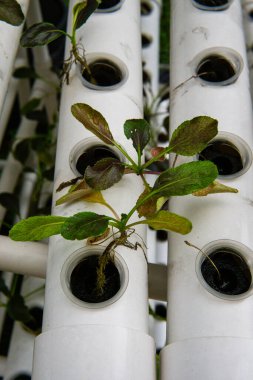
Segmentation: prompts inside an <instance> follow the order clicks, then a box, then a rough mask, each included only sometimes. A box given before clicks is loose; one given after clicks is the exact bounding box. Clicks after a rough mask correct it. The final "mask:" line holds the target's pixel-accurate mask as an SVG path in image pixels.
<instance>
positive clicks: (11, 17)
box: [0, 0, 24, 26]
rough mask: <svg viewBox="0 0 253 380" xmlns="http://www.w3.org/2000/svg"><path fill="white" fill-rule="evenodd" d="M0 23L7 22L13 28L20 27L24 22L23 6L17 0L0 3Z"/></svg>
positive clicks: (6, 0) (3, 0)
mask: <svg viewBox="0 0 253 380" xmlns="http://www.w3.org/2000/svg"><path fill="white" fill-rule="evenodd" d="M0 21H5V22H7V23H8V24H11V25H13V26H18V25H20V24H22V22H23V21H24V15H23V12H22V9H21V6H20V5H19V3H18V2H17V1H16V0H1V1H0Z"/></svg>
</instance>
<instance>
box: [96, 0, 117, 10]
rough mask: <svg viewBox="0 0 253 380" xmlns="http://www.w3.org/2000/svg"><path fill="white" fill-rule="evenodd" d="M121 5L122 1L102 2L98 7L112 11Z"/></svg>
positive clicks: (110, 0) (109, 0)
mask: <svg viewBox="0 0 253 380" xmlns="http://www.w3.org/2000/svg"><path fill="white" fill-rule="evenodd" d="M119 3H120V0H102V1H101V3H100V4H99V6H98V9H110V8H112V7H114V6H115V5H118V4H119Z"/></svg>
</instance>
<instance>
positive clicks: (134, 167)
mask: <svg viewBox="0 0 253 380" xmlns="http://www.w3.org/2000/svg"><path fill="white" fill-rule="evenodd" d="M113 144H114V145H115V146H116V148H118V150H119V151H120V152H121V153H122V154H123V155H124V156H125V157H126V158H127V159H128V161H129V162H131V164H132V168H133V170H134V172H135V173H137V174H139V169H140V168H139V166H138V165H137V164H136V163H135V162H134V160H133V159H132V158H131V157H130V156H129V154H128V153H127V152H126V151H125V149H124V148H122V146H121V145H120V144H118V143H117V141H115V140H113Z"/></svg>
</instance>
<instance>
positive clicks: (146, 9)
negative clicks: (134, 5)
mask: <svg viewBox="0 0 253 380" xmlns="http://www.w3.org/2000/svg"><path fill="white" fill-rule="evenodd" d="M152 10H153V8H152V5H151V4H149V3H148V2H146V1H142V2H141V15H142V16H147V15H149V14H150V13H151V12H152Z"/></svg>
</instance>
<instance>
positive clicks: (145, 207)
mask: <svg viewBox="0 0 253 380" xmlns="http://www.w3.org/2000/svg"><path fill="white" fill-rule="evenodd" d="M148 194H150V189H145V190H144V191H143V192H142V194H141V195H140V196H139V198H138V201H137V204H138V203H139V202H141V201H142V199H143V198H145V197H146V196H147V195H148ZM156 205H157V197H156V196H154V197H152V198H150V199H148V200H147V201H146V202H144V203H142V204H141V206H139V207H138V208H137V211H138V215H139V217H142V216H145V217H148V216H151V215H154V214H155V213H156V212H157V208H156Z"/></svg>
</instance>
